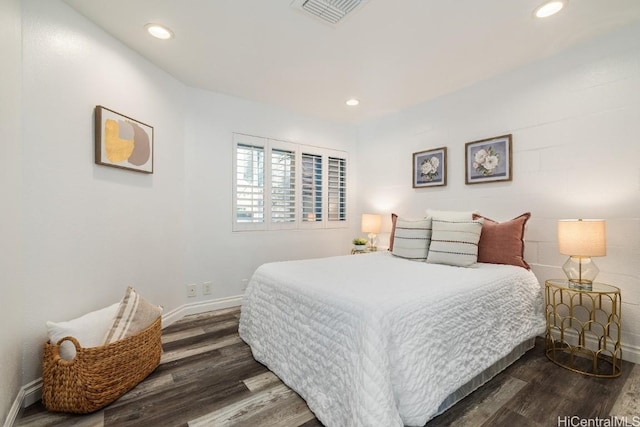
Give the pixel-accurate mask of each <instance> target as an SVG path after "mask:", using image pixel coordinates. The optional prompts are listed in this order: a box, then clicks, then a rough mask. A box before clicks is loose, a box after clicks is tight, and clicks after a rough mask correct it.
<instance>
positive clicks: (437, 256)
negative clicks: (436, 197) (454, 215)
mask: <svg viewBox="0 0 640 427" xmlns="http://www.w3.org/2000/svg"><path fill="white" fill-rule="evenodd" d="M483 221H484V220H483V219H482V218H480V219H476V220H467V221H443V220H437V219H434V220H432V227H433V233H432V235H431V246H430V248H429V255H428V257H427V262H428V263H431V264H447V265H455V266H458V267H469V266H471V265H474V264H475V263H476V262H477V260H478V241H479V240H480V233H481V232H482V223H483Z"/></svg>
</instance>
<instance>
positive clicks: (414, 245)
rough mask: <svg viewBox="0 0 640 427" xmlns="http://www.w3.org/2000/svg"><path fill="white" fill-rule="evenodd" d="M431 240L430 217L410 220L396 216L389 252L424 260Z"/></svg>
mask: <svg viewBox="0 0 640 427" xmlns="http://www.w3.org/2000/svg"><path fill="white" fill-rule="evenodd" d="M430 242H431V218H426V219H421V220H417V221H410V220H406V219H402V218H396V225H395V232H394V237H393V249H392V250H391V253H392V254H393V255H395V256H397V257H400V258H405V259H409V260H412V261H425V260H426V259H427V254H428V253H429V243H430Z"/></svg>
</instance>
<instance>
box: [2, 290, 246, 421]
mask: <svg viewBox="0 0 640 427" xmlns="http://www.w3.org/2000/svg"><path fill="white" fill-rule="evenodd" d="M240 304H242V295H237V296H233V297H227V298H219V299H214V300H208V301H198V302H194V303H190V304H185V305H182V306H180V307H178V308H176V309H173V310H171V311H170V312H168V313H166V314H164V315H163V316H162V327H163V328H166V327H167V326H169V325H171V324H172V323H175V322H176V321H178V320H180V319H181V318H183V317H185V316H189V315H191V314H199V313H206V312H207V311H215V310H222V309H224V308H231V307H238V306H239V305H240ZM41 398H42V378H38V379H37V380H34V381H32V382H30V383H29V384H26V385H24V386H22V388H21V389H20V390H19V391H18V395H17V396H16V398H15V400H14V401H13V405H12V406H11V409H10V410H9V414H8V415H7V418H6V419H5V422H4V427H12V426H13V424H14V423H15V421H16V419H17V418H18V415H19V414H20V410H21V409H22V408H26V407H27V406H29V405H32V404H34V403H36V402H37V401H38V400H40V399H41Z"/></svg>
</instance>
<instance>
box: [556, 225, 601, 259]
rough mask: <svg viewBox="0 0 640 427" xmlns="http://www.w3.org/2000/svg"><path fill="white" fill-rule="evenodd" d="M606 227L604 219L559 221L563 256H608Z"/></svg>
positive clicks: (559, 238) (559, 242)
mask: <svg viewBox="0 0 640 427" xmlns="http://www.w3.org/2000/svg"><path fill="white" fill-rule="evenodd" d="M606 239H607V238H606V227H605V222H604V220H602V219H563V220H560V221H558V248H559V250H560V253H561V254H564V255H570V256H581V257H592V256H604V255H606V254H607V244H606Z"/></svg>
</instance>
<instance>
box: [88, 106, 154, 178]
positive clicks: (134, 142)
mask: <svg viewBox="0 0 640 427" xmlns="http://www.w3.org/2000/svg"><path fill="white" fill-rule="evenodd" d="M95 152H96V153H95V162H96V164H99V165H104V166H111V167H115V168H121V169H128V170H132V171H136V172H142V173H149V174H150V173H153V127H151V126H149V125H147V124H144V123H142V122H139V121H138V120H135V119H132V118H131V117H127V116H125V115H123V114H120V113H117V112H115V111H113V110H110V109H108V108H105V107H103V106H101V105H98V106H97V107H96V109H95Z"/></svg>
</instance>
